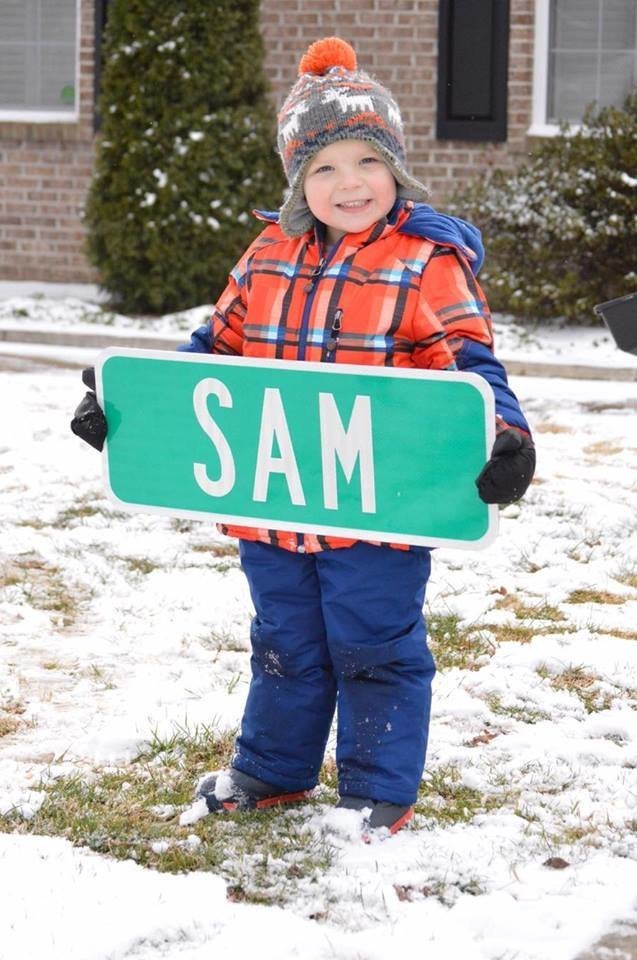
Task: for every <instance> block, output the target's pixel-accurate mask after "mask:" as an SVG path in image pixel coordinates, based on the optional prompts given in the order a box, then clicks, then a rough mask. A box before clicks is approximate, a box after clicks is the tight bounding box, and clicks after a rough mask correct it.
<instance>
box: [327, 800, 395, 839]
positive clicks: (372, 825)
mask: <svg viewBox="0 0 637 960" xmlns="http://www.w3.org/2000/svg"><path fill="white" fill-rule="evenodd" d="M336 806H337V807H340V808H341V809H343V810H360V811H365V816H364V818H363V826H364V830H363V840H365V841H367V842H369V839H370V834H371V833H372V832H373V831H375V830H382V829H383V828H384V829H386V830H389V832H390V834H394V833H397V832H398V831H399V830H400V828H401V827H404V826H405V824H406V823H409V821H410V820H411V818H412V817H413V815H414V808H413V807H401V806H399V805H398V804H396V803H387V802H386V801H384V800H367V799H365V798H363V797H340V799H339V801H338V803H337V804H336Z"/></svg>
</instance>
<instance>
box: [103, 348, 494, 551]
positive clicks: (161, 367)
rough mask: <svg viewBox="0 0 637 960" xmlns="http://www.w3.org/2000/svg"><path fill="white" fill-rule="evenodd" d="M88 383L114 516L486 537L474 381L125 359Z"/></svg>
mask: <svg viewBox="0 0 637 960" xmlns="http://www.w3.org/2000/svg"><path fill="white" fill-rule="evenodd" d="M95 371H96V380H97V395H98V400H99V402H100V404H101V406H102V408H103V409H104V411H105V414H106V420H107V422H108V439H107V442H106V445H105V452H104V463H105V474H106V482H107V487H108V489H109V492H110V494H111V496H112V497H113V498H114V500H115V501H116V502H117V504H118V505H119V506H121V507H125V508H126V509H129V510H135V511H139V510H143V511H151V512H161V513H167V514H170V515H171V516H178V517H189V518H199V519H207V518H212V519H214V520H219V521H222V522H223V523H235V524H242V525H247V526H251V525H254V526H259V527H262V528H263V527H265V528H274V529H281V530H293V531H298V532H300V533H304V532H305V533H325V534H333V535H336V536H345V537H356V538H361V539H367V540H382V541H391V542H395V543H411V544H423V545H429V546H456V547H464V548H479V547H484V546H486V545H487V544H488V543H490V542H491V541H492V540H493V538H494V537H495V535H496V532H497V531H496V528H497V509H496V508H495V507H489V506H487V505H486V504H484V503H483V502H482V501H481V500H480V498H479V497H478V493H477V490H476V487H475V483H474V480H475V477H476V476H477V475H478V473H479V472H480V470H481V469H482V467H483V466H484V463H485V461H486V460H487V459H488V452H489V451H490V450H491V446H492V444H493V439H494V422H495V415H494V401H493V393H492V391H491V388H490V387H489V385H488V384H487V383H486V381H485V380H483V379H482V378H481V377H479V376H477V375H475V374H470V373H447V372H440V371H426V370H411V369H409V370H405V369H392V368H390V367H380V368H379V367H364V366H353V365H352V366H350V365H348V364H324V363H301V362H289V361H283V360H253V359H249V358H244V357H218V356H212V355H211V356H207V355H202V354H187V353H172V352H160V351H153V350H129V349H109V350H105V351H103V352H102V353H101V354H100V355H99V357H98V359H97V363H96V367H95Z"/></svg>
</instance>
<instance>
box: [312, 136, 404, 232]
mask: <svg viewBox="0 0 637 960" xmlns="http://www.w3.org/2000/svg"><path fill="white" fill-rule="evenodd" d="M303 189H304V191H305V199H306V200H307V204H308V206H309V208H310V210H311V211H312V213H313V215H314V216H315V217H316V219H317V220H320V221H321V223H324V224H325V226H326V228H327V240H328V243H335V242H336V240H339V239H340V238H341V237H342V236H343V235H344V234H346V233H360V232H361V231H362V230H367V228H368V227H371V226H372V224H374V223H376V221H377V220H380V219H381V217H384V216H386V215H387V214H388V213H389V211H390V210H391V208H392V207H393V205H394V203H395V202H396V181H395V180H394V176H393V174H392V172H391V170H390V169H389V167H388V166H387V165H386V163H385V161H384V160H383V159H382V157H381V155H380V154H379V153H378V152H377V151H376V150H375V149H374V147H373V146H372V145H371V144H370V143H368V142H367V141H365V140H337V141H336V142H335V143H330V144H329V146H327V147H323V149H322V150H319V152H318V153H317V154H316V156H315V157H313V159H312V161H311V163H310V165H309V167H308V168H307V172H306V174H305V182H304V184H303Z"/></svg>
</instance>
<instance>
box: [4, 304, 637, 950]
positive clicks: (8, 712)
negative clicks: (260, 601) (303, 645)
mask: <svg viewBox="0 0 637 960" xmlns="http://www.w3.org/2000/svg"><path fill="white" fill-rule="evenodd" d="M189 319H192V318H189ZM196 319H197V321H198V320H199V318H198V317H197V318H196ZM190 325H192V324H190ZM590 362H594V358H591V359H590ZM513 386H514V388H515V389H516V391H517V393H518V395H519V396H520V398H521V400H522V402H523V405H524V407H525V409H526V411H527V413H528V415H529V417H530V419H531V422H532V426H533V428H534V431H535V436H536V442H537V444H538V472H537V478H536V481H535V482H534V484H533V486H532V488H531V490H530V492H529V494H528V496H527V498H526V499H525V501H524V502H523V503H521V504H520V505H518V506H514V507H509V508H506V509H505V510H503V511H502V513H501V532H500V536H499V538H498V540H497V541H496V542H495V544H493V545H492V546H491V547H489V548H488V549H487V550H485V551H483V552H481V553H469V552H467V553H463V552H461V551H451V550H439V551H436V554H435V559H434V573H433V577H432V581H431V584H430V589H429V595H428V603H427V613H428V616H429V622H430V631H431V635H432V647H433V649H434V650H435V652H436V655H437V659H438V664H439V673H438V675H437V678H436V683H435V696H434V716H433V722H432V729H431V736H430V752H429V758H428V764H427V771H426V775H425V779H424V781H423V787H422V794H421V798H420V802H419V806H418V813H417V816H416V818H415V823H414V825H413V827H412V828H410V829H407V830H405V831H403V832H402V833H400V834H398V835H397V836H396V837H394V838H391V839H389V840H385V841H375V842H373V843H371V844H369V845H365V844H363V843H361V841H360V839H359V822H358V820H357V816H358V815H357V814H355V813H352V812H350V811H338V812H337V811H335V810H334V808H333V802H334V799H335V789H334V788H335V781H334V769H333V762H332V761H331V759H330V758H331V756H332V747H330V755H329V757H328V760H327V762H326V765H325V769H324V775H323V779H322V783H321V786H320V787H319V789H318V790H317V792H316V797H315V799H314V800H313V801H312V802H310V803H307V804H306V805H304V806H302V807H300V808H297V809H294V810H287V811H282V812H281V811H279V812H274V813H268V814H266V815H251V814H235V815H231V816H228V817H217V818H210V817H207V818H205V819H202V820H198V821H196V822H193V823H191V824H186V825H183V826H182V825H180V822H179V817H180V814H181V813H182V812H183V811H184V810H186V809H187V808H188V807H189V804H190V798H191V795H192V788H193V784H194V783H195V781H196V779H197V778H198V777H199V776H200V775H201V774H202V773H203V772H205V771H206V770H208V769H210V768H214V767H216V766H219V765H221V764H222V763H223V762H224V760H225V758H227V756H228V752H229V749H230V744H231V739H232V731H233V730H234V729H235V728H236V725H237V723H238V721H239V718H240V716H241V710H242V705H243V702H244V699H245V694H246V690H247V682H248V672H249V649H248V625H249V620H250V614H251V610H250V603H249V598H248V592H247V587H246V585H245V583H244V581H243V577H242V574H241V572H240V570H239V569H238V564H237V555H236V549H235V545H234V543H233V541H229V540H226V539H224V538H223V537H221V536H219V535H218V534H217V533H216V531H215V529H214V527H213V526H212V524H210V523H207V522H184V521H177V520H170V519H166V518H159V517H152V516H145V515H141V514H140V515H136V516H131V515H124V514H123V513H119V512H118V511H117V510H116V509H115V508H114V507H113V506H111V505H110V503H109V502H108V501H107V500H106V499H105V496H104V493H103V489H102V482H101V473H100V460H99V455H97V454H96V453H95V452H94V451H92V450H90V449H89V448H88V447H86V446H84V445H83V444H82V443H81V442H80V441H79V440H77V439H76V438H74V437H73V436H72V435H71V434H70V432H69V430H68V420H69V417H70V414H71V412H72V410H73V408H74V407H75V405H76V404H77V402H78V401H79V399H80V397H81V395H82V390H83V388H82V385H81V383H80V380H79V376H78V373H77V371H69V370H64V369H57V370H51V369H46V368H44V367H41V368H38V369H36V370H33V371H31V372H7V371H6V370H5V371H4V372H2V373H0V404H1V408H2V410H3V418H2V428H1V434H0V489H1V491H2V496H1V500H0V511H1V516H2V541H1V545H0V590H1V595H0V596H1V598H0V830H1V831H2V832H1V833H0V878H1V879H0V886H1V887H2V895H1V900H0V904H1V908H0V957H1V958H2V960H27V958H28V960H31V958H33V957H34V956H38V955H39V956H44V957H46V958H47V960H107V958H109V960H115V958H117V960H121V958H128V957H130V958H133V957H134V958H135V960H147V958H151V957H158V956H162V957H169V958H174V960H177V958H179V960H204V958H206V960H209V958H210V957H211V956H213V955H214V956H232V957H233V958H235V960H244V958H246V960H247V958H248V957H250V958H252V957H254V956H255V955H258V956H259V958H260V960H269V958H272V960H274V958H275V957H276V958H281V957H299V958H303V960H315V958H316V960H323V958H325V960H327V958H338V960H390V958H391V960H393V958H395V957H398V956H401V955H402V956H405V955H407V954H408V952H409V954H413V950H414V943H416V944H417V945H418V952H419V953H422V954H423V955H425V956H427V957H431V958H433V960H438V958H442V957H445V958H447V957H451V958H455V957H462V958H463V960H487V958H488V960H514V958H515V960H549V958H550V960H553V958H554V960H568V958H571V957H575V955H576V954H577V953H578V951H580V950H582V949H583V948H584V947H585V946H587V945H588V944H590V943H591V942H593V941H594V940H595V939H596V938H597V937H598V936H599V935H601V934H602V933H603V932H604V931H605V930H606V929H608V927H609V926H610V925H611V924H612V922H613V921H614V920H615V919H619V918H624V919H626V918H629V917H630V916H631V915H633V912H634V911H636V910H637V710H636V707H637V472H636V468H637V430H636V423H637V383H613V382H609V383H600V382H594V381H590V382H579V381H566V380H548V379H545V380H539V379H530V378H529V379H526V378H520V379H517V380H514V381H513ZM332 746H333V745H332Z"/></svg>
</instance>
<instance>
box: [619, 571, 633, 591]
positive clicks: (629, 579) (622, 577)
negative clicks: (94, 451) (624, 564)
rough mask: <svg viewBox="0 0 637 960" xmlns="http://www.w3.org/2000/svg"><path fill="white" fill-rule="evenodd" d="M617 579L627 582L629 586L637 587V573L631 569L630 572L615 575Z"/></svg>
mask: <svg viewBox="0 0 637 960" xmlns="http://www.w3.org/2000/svg"><path fill="white" fill-rule="evenodd" d="M615 579H616V580H619V582H620V583H623V584H625V585H626V586H627V587H637V573H635V571H634V570H633V571H631V572H630V573H620V574H618V575H617V576H616V577H615Z"/></svg>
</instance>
